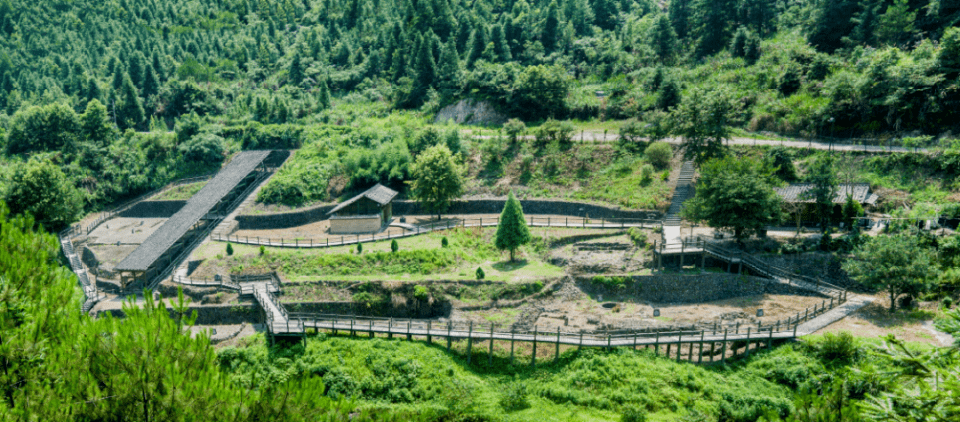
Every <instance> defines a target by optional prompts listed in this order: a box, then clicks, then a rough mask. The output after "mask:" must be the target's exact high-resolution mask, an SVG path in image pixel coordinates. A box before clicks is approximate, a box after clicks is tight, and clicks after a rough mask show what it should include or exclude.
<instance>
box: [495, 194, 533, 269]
mask: <svg viewBox="0 0 960 422" xmlns="http://www.w3.org/2000/svg"><path fill="white" fill-rule="evenodd" d="M527 243H530V229H529V228H527V222H526V221H524V219H523V206H521V205H520V201H518V200H517V197H516V196H513V191H510V196H508V197H507V203H506V204H504V205H503V212H502V213H500V224H498V225H497V240H496V246H497V249H499V250H501V251H503V250H509V251H510V262H513V261H514V255H515V253H516V251H517V248H519V247H520V246H522V245H526V244H527Z"/></svg>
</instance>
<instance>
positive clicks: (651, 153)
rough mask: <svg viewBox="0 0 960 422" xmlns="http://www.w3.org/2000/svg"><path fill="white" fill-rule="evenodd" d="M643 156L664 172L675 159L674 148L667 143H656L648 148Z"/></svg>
mask: <svg viewBox="0 0 960 422" xmlns="http://www.w3.org/2000/svg"><path fill="white" fill-rule="evenodd" d="M643 155H644V157H646V159H647V161H648V162H650V164H653V165H654V166H656V167H657V168H658V169H661V170H662V169H665V168H667V167H669V166H670V160H671V159H673V148H671V147H670V144H668V143H666V142H654V143H652V144H650V146H648V147H647V149H646V150H645V151H644V152H643Z"/></svg>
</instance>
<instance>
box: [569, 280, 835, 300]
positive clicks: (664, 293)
mask: <svg viewBox="0 0 960 422" xmlns="http://www.w3.org/2000/svg"><path fill="white" fill-rule="evenodd" d="M606 277H607V278H610V276H606ZM614 277H617V276H614ZM625 277H627V278H628V280H627V281H626V282H625V283H624V285H623V287H622V288H613V287H608V286H606V285H604V284H601V283H598V282H595V281H594V277H578V278H577V279H576V280H577V285H578V286H580V288H581V289H583V290H584V291H585V292H588V293H599V294H608V295H623V294H629V295H631V296H635V297H636V298H638V299H641V300H647V301H651V302H660V303H699V302H709V301H714V300H723V299H730V298H734V297H741V296H752V295H759V294H790V295H802V296H817V295H816V294H815V293H813V292H808V291H806V290H801V289H798V288H794V287H790V286H787V285H784V284H781V283H777V282H775V281H772V280H770V279H766V278H762V277H752V276H740V275H736V274H701V275H663V274H660V275H648V276H625Z"/></svg>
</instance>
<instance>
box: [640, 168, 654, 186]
mask: <svg viewBox="0 0 960 422" xmlns="http://www.w3.org/2000/svg"><path fill="white" fill-rule="evenodd" d="M652 180H653V166H651V165H649V164H644V165H643V167H642V168H640V183H642V184H648V183H650V182H651V181H652Z"/></svg>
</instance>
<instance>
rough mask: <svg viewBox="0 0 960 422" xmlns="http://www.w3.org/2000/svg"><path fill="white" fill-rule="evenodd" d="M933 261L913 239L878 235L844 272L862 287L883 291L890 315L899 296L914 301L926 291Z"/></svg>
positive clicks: (856, 253)
mask: <svg viewBox="0 0 960 422" xmlns="http://www.w3.org/2000/svg"><path fill="white" fill-rule="evenodd" d="M932 259H933V258H932V256H931V252H930V251H929V250H927V249H926V248H925V247H924V246H922V245H921V244H920V241H919V239H918V238H917V237H916V236H913V235H909V234H898V235H893V236H888V235H881V236H877V237H874V238H871V239H870V240H868V241H867V242H866V243H864V244H863V245H862V246H860V247H859V248H857V249H856V250H855V251H854V253H853V259H850V260H847V261H845V262H844V263H843V270H844V271H846V272H847V274H849V275H850V277H851V278H853V279H854V280H856V281H857V282H859V283H861V284H863V285H865V286H868V287H871V288H875V289H878V290H886V291H887V292H888V293H889V296H890V310H891V311H893V310H895V309H896V306H897V304H896V300H897V298H898V297H900V296H901V295H910V296H913V297H917V296H919V295H920V294H922V293H925V292H926V291H927V290H929V288H930V276H931V270H932V268H933V267H932V264H933V260H932Z"/></svg>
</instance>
